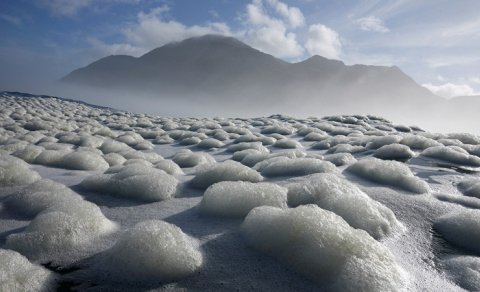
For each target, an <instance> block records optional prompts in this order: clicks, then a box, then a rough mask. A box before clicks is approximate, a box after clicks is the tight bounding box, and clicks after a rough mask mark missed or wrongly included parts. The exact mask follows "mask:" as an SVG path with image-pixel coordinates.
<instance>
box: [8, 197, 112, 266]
mask: <svg viewBox="0 0 480 292" xmlns="http://www.w3.org/2000/svg"><path fill="white" fill-rule="evenodd" d="M116 228H117V226H116V224H115V223H113V222H112V221H110V220H108V219H107V218H106V217H105V216H104V215H103V214H102V212H101V211H100V208H99V207H98V206H97V205H95V204H93V203H90V202H88V201H84V200H78V201H66V202H64V203H63V204H55V205H53V206H51V207H48V208H47V209H45V210H43V211H42V212H41V213H40V214H39V215H38V216H36V217H35V219H33V220H32V221H31V222H30V224H29V225H28V226H27V227H26V228H25V230H24V231H23V232H20V233H14V234H10V235H8V236H7V240H6V244H5V247H6V248H9V249H13V250H16V251H18V252H20V253H21V254H23V255H25V256H26V257H28V258H29V259H31V260H33V261H36V262H42V263H45V262H51V261H57V260H58V261H61V260H65V258H70V257H71V256H72V255H75V254H76V252H77V250H78V249H79V247H80V246H82V245H85V244H89V243H90V242H92V241H94V240H96V239H97V238H98V237H100V236H103V235H106V234H109V233H111V232H113V231H115V230H116Z"/></svg>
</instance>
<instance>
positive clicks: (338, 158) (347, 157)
mask: <svg viewBox="0 0 480 292" xmlns="http://www.w3.org/2000/svg"><path fill="white" fill-rule="evenodd" d="M325 161H329V162H331V163H333V164H335V165H336V166H342V165H349V164H352V163H355V162H357V159H355V157H353V155H352V154H350V153H336V154H331V155H328V156H325Z"/></svg>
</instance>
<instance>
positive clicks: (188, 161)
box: [172, 149, 215, 167]
mask: <svg viewBox="0 0 480 292" xmlns="http://www.w3.org/2000/svg"><path fill="white" fill-rule="evenodd" d="M172 160H173V161H174V162H175V163H176V164H178V166H180V167H194V166H197V165H201V164H208V163H215V158H213V157H212V156H211V155H210V154H208V153H201V152H200V153H194V152H192V151H191V150H189V149H182V150H180V151H178V152H177V153H176V154H175V155H174V156H173V157H172Z"/></svg>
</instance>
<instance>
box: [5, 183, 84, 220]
mask: <svg viewBox="0 0 480 292" xmlns="http://www.w3.org/2000/svg"><path fill="white" fill-rule="evenodd" d="M81 200H83V199H82V197H81V196H80V195H78V194H77V193H75V192H73V191H72V190H71V189H70V188H68V187H66V186H65V185H63V184H60V183H57V182H54V181H52V180H49V179H42V180H38V181H36V182H34V183H32V184H30V185H28V186H26V187H24V188H23V189H21V190H18V191H16V192H14V193H13V194H11V195H10V196H8V197H7V198H6V199H5V201H4V202H3V203H4V205H5V206H7V208H9V209H12V210H15V212H18V213H19V214H22V215H24V216H27V217H35V216H36V215H37V214H39V213H40V212H42V211H43V210H45V209H47V208H51V207H54V206H58V205H65V204H70V203H71V204H75V202H78V201H81Z"/></svg>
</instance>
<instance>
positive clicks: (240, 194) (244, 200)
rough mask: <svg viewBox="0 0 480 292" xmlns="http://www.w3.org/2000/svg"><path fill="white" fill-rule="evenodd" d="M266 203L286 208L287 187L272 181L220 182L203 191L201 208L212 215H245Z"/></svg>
mask: <svg viewBox="0 0 480 292" xmlns="http://www.w3.org/2000/svg"><path fill="white" fill-rule="evenodd" d="M264 205H266V206H274V207H280V208H286V207H287V189H286V188H283V187H281V186H278V185H276V184H272V183H251V182H243V181H224V182H219V183H216V184H213V185H211V186H210V187H209V188H208V189H207V190H206V191H205V192H204V193H203V198H202V201H201V203H200V209H201V211H202V212H204V213H206V214H210V215H216V216H225V217H244V216H246V215H247V214H248V212H250V210H252V209H253V208H255V207H258V206H264Z"/></svg>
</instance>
